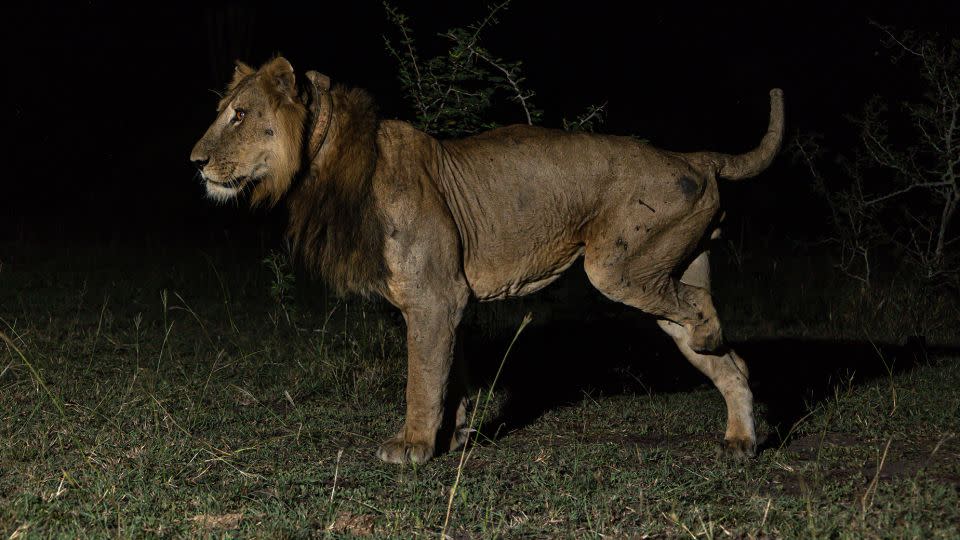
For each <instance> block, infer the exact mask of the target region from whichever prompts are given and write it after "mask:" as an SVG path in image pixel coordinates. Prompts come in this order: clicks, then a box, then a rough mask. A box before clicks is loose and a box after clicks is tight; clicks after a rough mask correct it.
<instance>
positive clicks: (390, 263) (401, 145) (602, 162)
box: [190, 57, 784, 463]
mask: <svg viewBox="0 0 960 540" xmlns="http://www.w3.org/2000/svg"><path fill="white" fill-rule="evenodd" d="M305 76H306V77H305V79H306V80H305V81H300V82H298V80H297V77H296V75H295V74H294V69H293V66H292V65H291V64H290V62H289V61H287V60H286V59H285V58H282V57H277V58H274V59H273V60H271V61H269V62H267V63H266V64H264V65H263V66H261V67H260V68H259V69H253V68H251V67H250V66H248V65H246V64H243V63H242V62H238V63H237V67H236V72H235V74H234V76H233V80H232V81H231V82H230V83H229V85H228V86H227V90H226V93H225V95H224V97H223V98H222V99H221V100H220V102H219V105H218V107H217V117H216V119H215V120H214V122H213V124H212V125H211V126H210V127H209V129H208V130H207V131H206V133H205V134H204V135H203V137H202V138H201V139H200V141H199V142H197V144H196V146H195V147H194V148H193V151H192V153H191V156H190V159H191V161H192V162H193V163H194V164H195V165H196V166H197V167H198V168H199V171H200V176H201V179H202V181H203V182H204V184H205V186H206V192H207V194H208V196H209V197H211V198H213V199H216V200H220V201H223V200H229V199H234V198H237V197H240V196H241V195H242V194H244V193H249V197H250V204H251V205H254V206H255V205H260V204H265V205H267V206H271V207H272V206H274V205H276V204H277V203H278V202H279V201H281V200H284V199H285V200H286V203H287V206H288V209H289V227H288V239H289V242H290V247H291V250H292V253H293V254H294V256H295V257H296V258H297V259H298V260H299V261H301V262H302V263H303V264H305V265H306V266H307V268H309V269H310V270H311V271H312V272H314V273H316V274H318V275H320V276H322V277H323V278H324V279H325V280H326V281H327V282H328V283H329V284H330V285H331V286H332V287H334V288H335V289H336V290H337V291H339V292H341V293H359V294H362V295H371V294H376V295H380V296H382V297H383V298H385V299H386V300H387V301H388V302H389V303H390V304H392V305H393V306H395V307H396V308H398V309H399V310H400V311H401V313H402V314H403V318H404V320H405V322H406V329H407V330H406V338H407V381H406V416H405V420H404V424H403V426H402V428H401V429H400V431H399V432H398V433H397V434H396V435H395V436H393V437H391V438H390V439H388V440H387V441H385V442H383V443H382V444H381V445H380V446H379V448H378V449H377V456H378V457H379V458H380V459H381V460H383V461H386V462H391V463H423V462H425V461H427V460H429V459H431V458H433V457H434V456H436V455H437V454H438V453H440V452H443V451H446V450H450V449H455V448H458V447H459V446H460V445H462V444H464V442H465V439H466V432H467V430H466V429H464V428H465V420H466V406H467V401H466V393H465V392H464V391H463V390H461V389H459V386H460V385H458V384H455V383H452V382H451V380H450V379H451V365H452V364H453V356H454V339H455V334H456V329H457V326H458V323H459V322H460V319H461V316H462V315H463V312H464V308H465V306H466V305H467V303H468V302H469V301H470V300H471V299H476V300H479V301H491V300H497V299H502V298H509V297H517V296H522V295H526V294H530V293H533V292H535V291H537V290H539V289H542V288H543V287H545V286H547V285H548V284H550V283H551V282H552V281H554V280H555V279H557V278H558V277H559V276H560V274H561V273H563V272H564V271H565V270H567V269H568V268H570V266H571V265H572V264H574V262H575V261H577V260H578V259H580V258H581V257H582V258H583V265H584V269H585V270H586V274H587V277H588V278H589V281H590V283H591V284H592V285H593V286H594V287H595V288H596V289H598V290H599V291H600V292H601V293H603V294H604V295H605V296H607V297H608V298H611V299H613V300H615V301H617V302H621V303H623V304H626V305H628V306H632V307H634V308H636V309H638V310H641V311H642V312H644V313H646V314H648V315H650V316H652V317H655V318H656V319H657V320H658V324H659V325H660V327H661V328H662V329H663V330H664V331H665V332H666V333H667V334H668V335H669V336H670V337H671V338H672V339H673V340H674V341H675V342H676V345H677V346H678V347H679V349H680V351H681V352H682V353H683V355H684V356H685V357H686V358H687V359H688V360H689V361H690V362H691V363H692V364H693V365H694V366H696V367H697V369H699V370H700V371H701V372H703V373H704V374H705V375H706V376H707V377H709V378H710V380H711V381H712V382H713V383H714V385H715V386H716V387H717V389H718V390H719V391H720V393H721V394H722V395H723V398H724V400H725V401H726V406H727V428H726V433H725V435H724V441H725V447H726V448H727V449H728V450H729V451H730V452H731V453H732V454H733V455H736V456H752V455H754V453H755V448H756V435H755V432H754V418H753V396H752V394H751V391H750V388H749V386H748V384H747V377H748V372H747V366H746V364H745V363H744V361H743V359H742V358H741V357H740V356H739V355H738V354H737V353H736V352H735V351H734V350H733V349H731V348H730V347H729V346H727V345H725V343H724V341H723V336H722V332H721V327H720V321H719V319H718V317H717V312H716V310H715V309H714V305H713V301H712V298H711V293H710V268H709V255H708V252H707V242H706V241H707V240H709V238H710V236H711V235H713V234H715V231H716V230H717V226H718V208H719V198H718V193H717V190H718V188H717V178H723V179H727V180H739V179H743V178H750V177H753V176H755V175H757V174H759V173H761V172H762V171H763V170H764V169H766V168H767V167H768V166H769V165H770V163H771V162H772V161H773V159H774V156H775V155H776V154H777V152H778V150H779V148H780V145H781V142H782V139H783V129H784V128H783V93H782V91H781V90H779V89H774V90H771V91H770V119H769V127H768V130H767V132H766V134H765V135H764V136H763V138H762V140H761V142H760V144H759V146H758V147H757V148H755V149H754V150H751V151H749V152H747V153H744V154H740V155H727V154H722V153H717V152H692V153H678V152H670V151H666V150H661V149H658V148H655V147H653V146H651V145H649V144H646V143H644V142H641V141H638V140H635V139H633V138H629V137H618V136H610V135H599V134H592V133H577V132H566V131H560V130H553V129H545V128H540V127H533V126H527V125H515V126H509V127H502V128H498V129H494V130H491V131H487V132H484V133H480V134H478V135H474V136H471V137H467V138H463V139H458V140H438V139H436V138H434V137H431V136H430V135H428V134H427V133H424V132H422V131H419V130H417V129H416V128H414V127H413V126H412V125H411V124H409V123H407V122H402V121H397V120H381V119H379V118H378V117H377V112H376V108H375V106H374V103H373V100H372V99H371V97H370V95H369V94H368V93H367V92H365V91H363V90H361V89H357V88H347V87H343V86H340V85H338V86H334V87H331V84H330V79H329V78H328V77H327V76H325V75H322V74H320V73H317V72H314V71H308V72H306V74H305Z"/></svg>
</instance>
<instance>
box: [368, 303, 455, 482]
mask: <svg viewBox="0 0 960 540" xmlns="http://www.w3.org/2000/svg"><path fill="white" fill-rule="evenodd" d="M444 296H448V295H444ZM450 296H452V298H451V297H450ZM466 302H467V294H466V291H463V292H461V293H458V294H454V295H449V296H448V297H447V298H442V297H441V298H437V297H433V298H432V300H431V301H427V302H423V303H422V305H421V306H418V307H416V308H410V309H405V310H404V313H403V314H404V318H405V319H406V321H407V417H406V420H405V422H404V426H403V429H401V430H400V432H399V433H398V434H397V435H396V436H394V437H392V438H390V439H388V440H387V441H385V442H384V443H383V444H381V445H380V448H379V449H378V450H377V457H379V458H380V459H382V460H383V461H386V462H388V463H423V462H425V461H428V460H429V459H430V458H432V457H433V456H434V454H435V451H436V448H437V434H438V431H439V430H440V427H441V424H442V422H443V417H444V405H445V400H446V398H447V389H448V385H449V377H450V367H451V365H452V363H453V349H454V341H455V336H456V329H457V324H459V322H460V317H461V315H462V314H463V308H464V306H465V305H466ZM458 397H459V396H458ZM441 446H442V447H443V450H446V444H442V445H441Z"/></svg>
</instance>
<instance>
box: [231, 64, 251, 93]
mask: <svg viewBox="0 0 960 540" xmlns="http://www.w3.org/2000/svg"><path fill="white" fill-rule="evenodd" d="M234 65H235V67H234V69H233V79H232V80H231V81H230V84H228V85H227V93H229V92H230V91H231V90H233V89H234V88H236V87H237V85H238V84H240V81H242V80H243V79H245V78H247V77H248V76H250V75H253V74H254V73H255V72H256V70H254V69H253V68H252V67H250V66H248V65H246V64H244V63H243V62H241V61H239V60H237V61H236V62H234Z"/></svg>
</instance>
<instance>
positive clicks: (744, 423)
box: [657, 320, 757, 457]
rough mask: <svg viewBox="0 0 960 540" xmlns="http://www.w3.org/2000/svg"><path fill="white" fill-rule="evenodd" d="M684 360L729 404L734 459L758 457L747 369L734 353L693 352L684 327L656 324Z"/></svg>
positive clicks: (727, 441)
mask: <svg viewBox="0 0 960 540" xmlns="http://www.w3.org/2000/svg"><path fill="white" fill-rule="evenodd" d="M657 324H659V325H660V328H662V329H663V331H664V332H666V333H667V334H668V335H669V336H670V337H671V338H673V341H674V342H675V343H676V344H677V347H678V348H679V349H680V352H681V353H683V356H685V357H686V358H687V360H689V361H690V363H691V364H693V366H694V367H696V368H697V369H698V370H700V372H701V373H703V374H704V375H706V376H707V377H709V378H710V380H711V381H713V385H714V386H716V387H717V390H720V393H721V394H722V395H723V400H724V401H725V402H726V404H727V431H726V433H725V434H724V445H725V449H726V450H727V452H729V453H730V454H731V455H733V456H735V457H752V456H754V455H755V453H756V446H757V436H756V433H755V431H754V425H753V394H752V393H751V392H750V386H749V385H748V384H747V377H748V372H747V366H746V363H745V362H744V361H743V359H742V358H740V356H739V355H737V353H736V352H735V351H734V350H733V349H727V350H726V352H724V353H723V354H719V355H714V354H700V353H698V352H696V351H694V350H693V349H691V348H690V345H689V342H690V335H689V334H688V332H687V331H686V329H685V328H683V327H682V326H680V325H678V324H676V323H672V322H670V321H665V320H660V321H657Z"/></svg>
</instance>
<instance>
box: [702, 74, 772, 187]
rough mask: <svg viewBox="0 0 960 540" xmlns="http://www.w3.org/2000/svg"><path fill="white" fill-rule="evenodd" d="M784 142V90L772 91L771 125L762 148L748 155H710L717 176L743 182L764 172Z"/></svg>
mask: <svg viewBox="0 0 960 540" xmlns="http://www.w3.org/2000/svg"><path fill="white" fill-rule="evenodd" d="M782 142H783V90H781V89H779V88H774V89H773V90H770V125H769V127H767V133H766V135H764V136H763V139H762V140H761V141H760V146H758V147H756V148H754V149H753V150H751V151H749V152H747V153H746V154H738V155H734V156H732V155H728V154H715V153H711V154H710V158H711V159H710V161H711V162H712V164H713V166H714V169H715V170H716V173H717V176H719V177H720V178H726V179H727V180H743V179H744V178H750V177H753V176H756V175H758V174H760V173H761V172H763V171H764V170H765V169H766V168H767V167H769V166H770V163H772V162H773V158H774V157H775V156H776V155H777V151H778V150H780V144H781V143H782Z"/></svg>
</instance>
